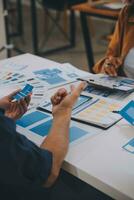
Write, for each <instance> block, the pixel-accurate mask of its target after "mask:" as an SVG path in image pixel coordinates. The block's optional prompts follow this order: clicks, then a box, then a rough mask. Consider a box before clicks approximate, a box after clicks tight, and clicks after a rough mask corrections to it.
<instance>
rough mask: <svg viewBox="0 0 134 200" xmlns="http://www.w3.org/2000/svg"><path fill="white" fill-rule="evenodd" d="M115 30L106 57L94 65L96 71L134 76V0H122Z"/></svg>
mask: <svg viewBox="0 0 134 200" xmlns="http://www.w3.org/2000/svg"><path fill="white" fill-rule="evenodd" d="M122 2H123V3H126V4H127V5H126V6H125V7H124V8H123V9H122V10H121V12H120V14H119V18H118V21H117V24H116V28H115V32H114V35H113V37H112V40H111V42H110V44H109V47H108V50H107V53H106V56H105V58H103V59H101V60H100V61H98V62H97V64H96V65H95V66H94V67H93V70H94V72H95V73H106V74H108V75H110V76H117V75H124V76H127V77H130V78H134V0H122Z"/></svg>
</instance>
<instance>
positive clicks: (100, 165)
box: [12, 54, 134, 200]
mask: <svg viewBox="0 0 134 200" xmlns="http://www.w3.org/2000/svg"><path fill="white" fill-rule="evenodd" d="M12 60H13V61H16V62H17V63H23V64H28V65H30V66H31V69H38V68H40V67H43V65H48V66H50V65H57V63H55V62H52V61H48V60H46V59H42V58H38V57H35V56H32V55H30V54H26V55H23V56H19V57H16V58H12ZM87 130H88V131H89V132H92V131H94V130H95V129H93V128H92V127H91V126H87ZM133 137H134V127H132V126H130V125H129V124H128V123H127V122H126V121H125V120H121V121H120V122H119V123H118V124H116V125H115V126H113V127H112V128H110V129H108V130H106V131H104V130H100V133H99V134H96V135H94V136H92V137H90V136H89V138H88V137H87V138H86V139H85V140H81V141H80V142H78V143H77V144H75V145H70V148H69V151H68V154H67V156H66V158H65V161H64V164H63V168H64V169H65V170H66V171H68V172H69V173H71V174H73V175H75V176H76V177H78V178H80V179H81V180H83V181H85V182H86V183H88V184H90V185H92V186H93V187H95V188H97V189H99V190H100V191H102V192H104V193H106V194H107V195H109V196H111V197H112V198H114V199H117V200H129V199H131V200H132V199H134V155H133V154H130V153H128V152H127V151H125V150H123V149H122V146H123V145H124V144H126V143H127V142H128V141H129V140H130V139H131V138H133Z"/></svg>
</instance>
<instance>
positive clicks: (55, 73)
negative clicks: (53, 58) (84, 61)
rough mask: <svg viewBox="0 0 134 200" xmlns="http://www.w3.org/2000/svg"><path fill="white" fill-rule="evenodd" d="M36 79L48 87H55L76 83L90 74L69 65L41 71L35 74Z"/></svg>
mask: <svg viewBox="0 0 134 200" xmlns="http://www.w3.org/2000/svg"><path fill="white" fill-rule="evenodd" d="M33 73H34V75H35V76H36V78H38V79H39V80H41V81H42V82H44V84H46V85H47V86H49V87H50V86H51V87H55V86H59V85H63V84H66V83H69V82H70V81H75V80H76V79H77V78H78V77H80V76H83V77H84V76H86V75H87V74H89V73H88V72H84V71H81V70H79V69H77V68H76V67H74V66H73V65H71V64H69V63H65V64H62V65H59V66H58V67H51V68H45V69H40V70H38V71H34V72H33Z"/></svg>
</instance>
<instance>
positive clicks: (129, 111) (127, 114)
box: [119, 101, 134, 126]
mask: <svg viewBox="0 0 134 200" xmlns="http://www.w3.org/2000/svg"><path fill="white" fill-rule="evenodd" d="M119 114H120V115H121V116H122V117H123V118H124V119H126V120H127V121H128V122H129V123H130V124H132V125H133V126H134V101H130V102H129V103H128V104H127V105H126V106H125V107H124V108H123V109H122V110H121V111H119Z"/></svg>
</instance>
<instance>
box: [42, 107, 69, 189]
mask: <svg viewBox="0 0 134 200" xmlns="http://www.w3.org/2000/svg"><path fill="white" fill-rule="evenodd" d="M70 117H71V111H69V112H67V113H65V114H63V115H59V116H55V117H54V119H53V125H52V128H51V131H50V133H49V135H48V136H47V138H46V139H45V140H44V142H43V143H42V145H41V148H43V149H47V150H49V151H51V152H52V154H53V165H52V171H51V174H50V177H49V178H48V181H47V183H46V184H45V185H46V186H50V185H52V184H53V182H54V181H55V179H56V178H57V176H58V174H59V171H60V168H61V165H62V162H63V160H64V158H65V155H66V153H67V150H68V145H69V125H70Z"/></svg>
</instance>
